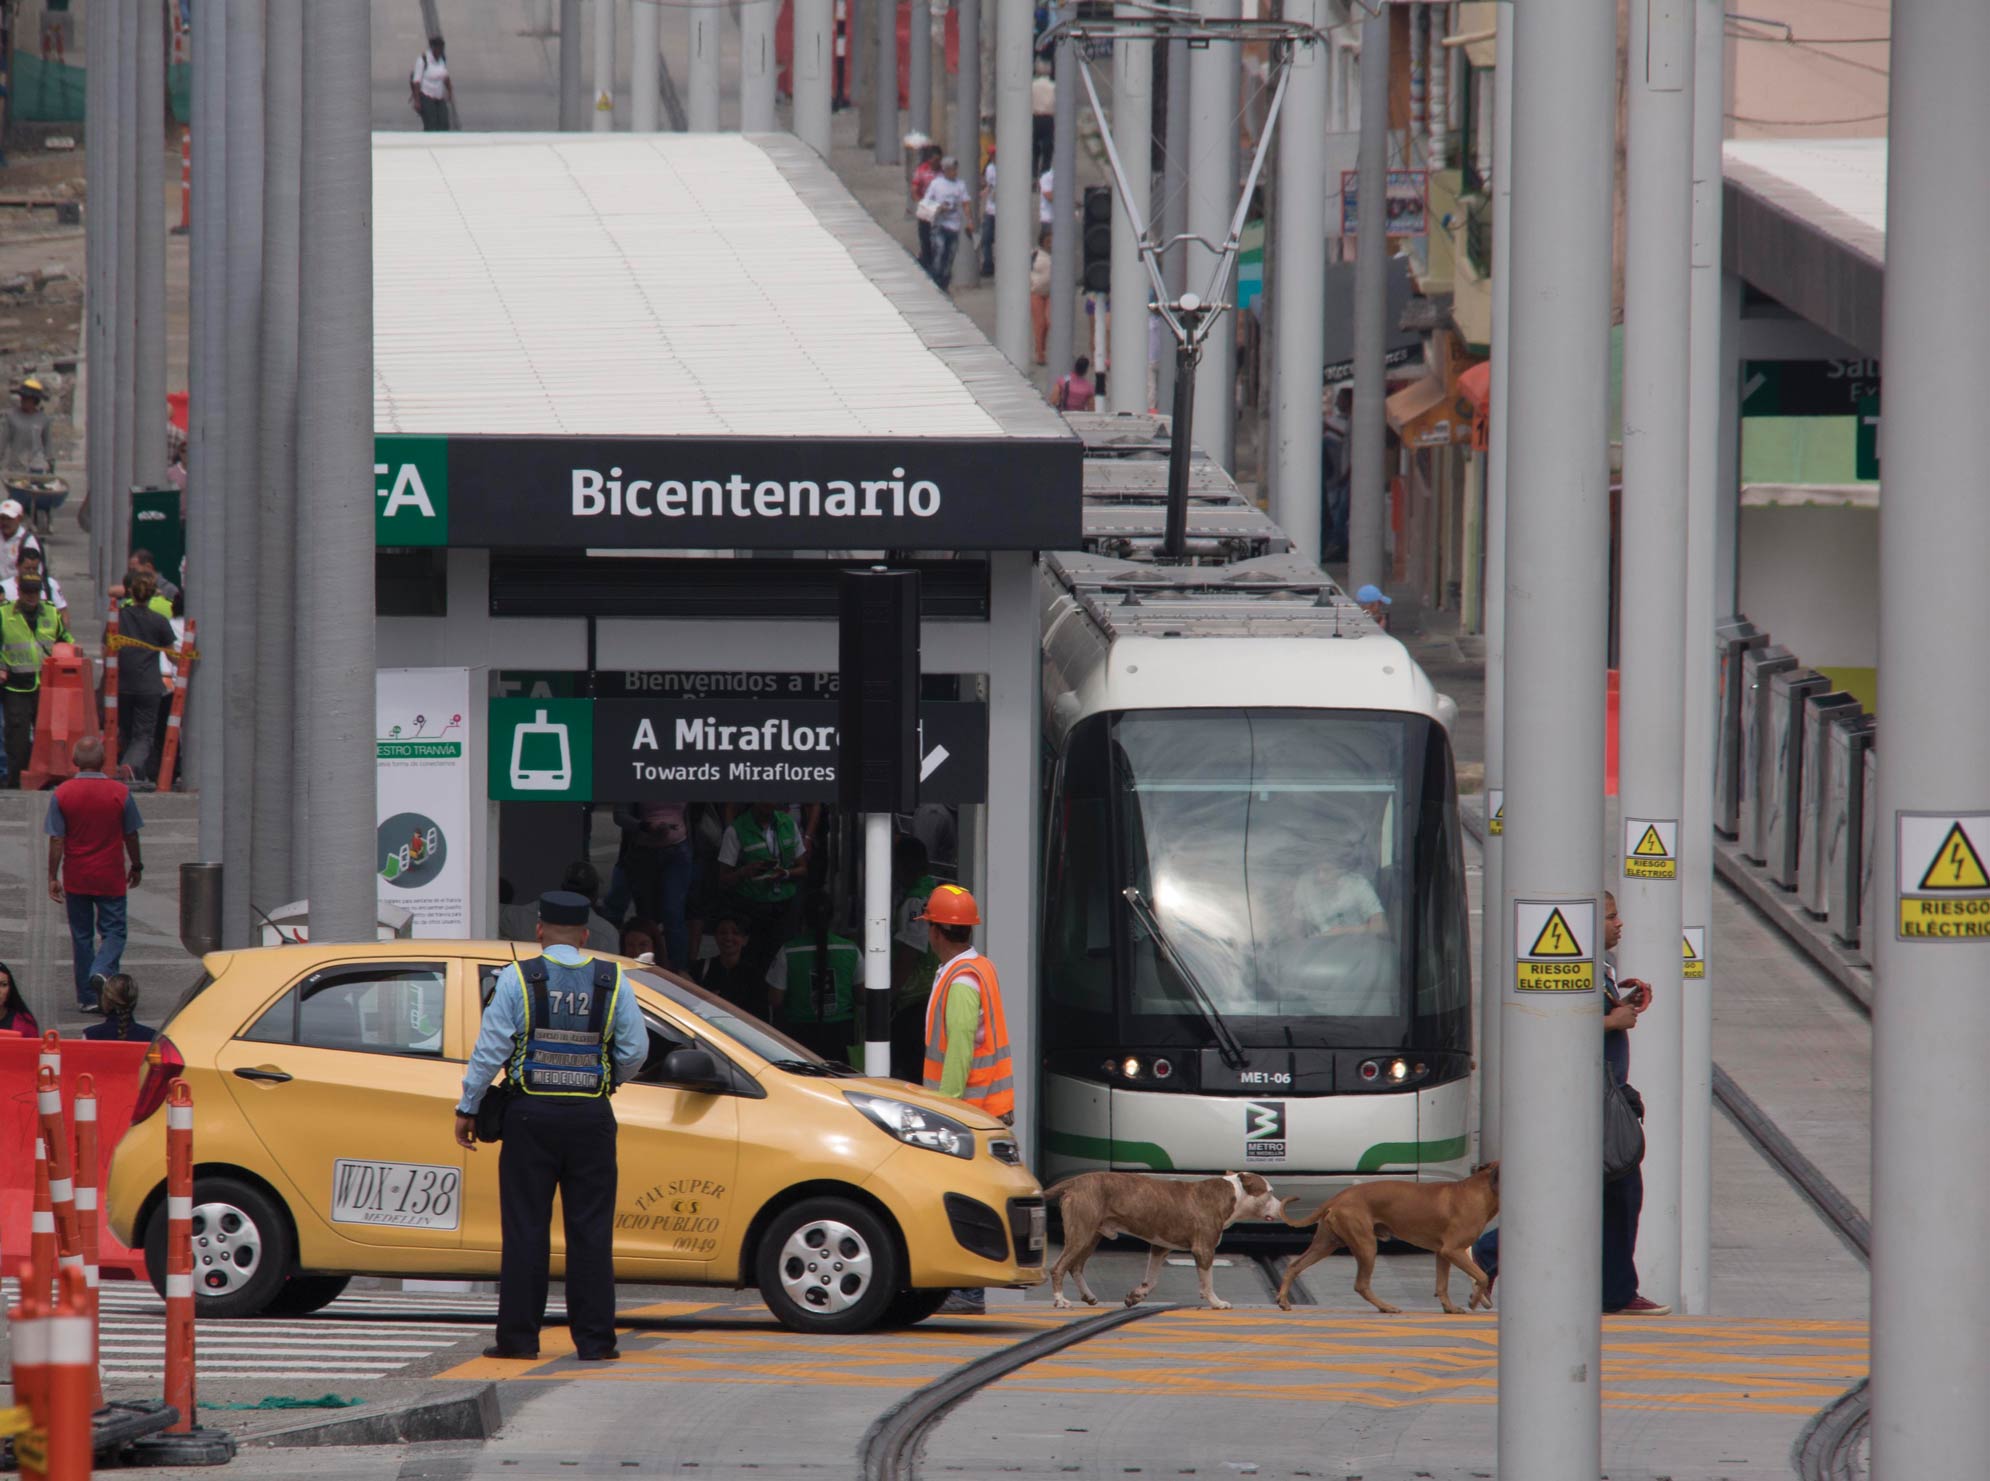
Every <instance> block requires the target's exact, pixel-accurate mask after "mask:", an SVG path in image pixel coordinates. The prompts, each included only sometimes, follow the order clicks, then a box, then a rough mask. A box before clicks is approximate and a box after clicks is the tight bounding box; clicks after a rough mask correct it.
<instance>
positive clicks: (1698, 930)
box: [1679, 926, 1707, 982]
mask: <svg viewBox="0 0 1990 1481" xmlns="http://www.w3.org/2000/svg"><path fill="white" fill-rule="evenodd" d="M1681 934H1682V936H1683V937H1684V946H1685V953H1684V959H1683V960H1682V961H1681V962H1680V964H1679V975H1680V976H1681V977H1683V978H1685V979H1686V980H1687V981H1688V982H1692V981H1694V980H1696V979H1698V978H1703V977H1705V976H1706V975H1707V928H1706V927H1705V926H1686V927H1684V928H1683V930H1682V932H1681Z"/></svg>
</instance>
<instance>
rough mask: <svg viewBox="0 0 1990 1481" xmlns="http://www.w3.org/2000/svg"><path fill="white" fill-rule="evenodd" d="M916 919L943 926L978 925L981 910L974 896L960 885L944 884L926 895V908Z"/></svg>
mask: <svg viewBox="0 0 1990 1481" xmlns="http://www.w3.org/2000/svg"><path fill="white" fill-rule="evenodd" d="M914 919H916V920H929V921H932V922H933V923H934V924H935V925H941V926H978V925H980V924H981V911H980V910H979V909H978V908H976V906H975V903H974V896H972V895H970V894H969V893H968V892H967V891H966V890H964V889H962V888H961V887H960V886H959V885H957V884H943V885H941V886H940V887H939V888H938V889H937V890H935V891H933V893H932V894H930V895H928V896H927V897H926V908H925V909H924V910H922V911H920V912H919V914H918V915H917V916H916V917H914Z"/></svg>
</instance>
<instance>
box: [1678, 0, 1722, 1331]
mask: <svg viewBox="0 0 1990 1481" xmlns="http://www.w3.org/2000/svg"><path fill="white" fill-rule="evenodd" d="M1725 10H1726V3H1725V0H1693V28H1694V29H1693V266H1692V273H1691V279H1692V281H1691V286H1690V287H1689V288H1688V290H1687V317H1688V319H1689V320H1690V321H1691V328H1690V331H1689V336H1688V338H1689V344H1690V351H1689V353H1690V357H1691V358H1690V361H1689V367H1690V368H1689V371H1688V374H1687V378H1686V404H1687V426H1688V432H1687V437H1686V449H1687V451H1686V457H1687V463H1686V669H1685V690H1684V693H1685V700H1684V705H1683V709H1684V718H1685V725H1686V755H1685V766H1684V771H1683V781H1682V786H1681V791H1680V798H1681V801H1680V804H1679V888H1680V901H1679V904H1680V917H1681V921H1682V930H1684V931H1688V932H1697V933H1698V943H1699V955H1700V966H1699V968H1698V969H1697V970H1698V972H1699V974H1700V975H1699V976H1697V977H1688V978H1686V980H1685V981H1684V982H1682V983H1681V986H1680V994H1679V1000H1680V1003H1681V1005H1682V1007H1683V1008H1684V1021H1683V1022H1682V1024H1681V1027H1680V1066H1681V1068H1680V1077H1679V1093H1680V1108H1679V1300H1680V1304H1681V1306H1682V1308H1683V1309H1684V1310H1685V1311H1687V1312H1689V1313H1691V1314H1692V1315H1694V1316H1702V1315H1704V1314H1706V1313H1707V1312H1708V1311H1710V1310H1712V1302H1713V1298H1712V1284H1713V1192H1714V1190H1713V1174H1714V1168H1713V1162H1714V1145H1713V1143H1714V1102H1713V1091H1714V999H1713V983H1714V961H1715V957H1714V954H1713V947H1714V942H1713V940H1712V931H1711V930H1710V927H1711V925H1712V917H1713V891H1714V878H1713V876H1714V859H1713V841H1714V685H1715V682H1716V673H1715V665H1714V621H1715V618H1716V617H1717V616H1718V615H1720V614H1717V613H1716V612H1715V610H1714V608H1715V605H1716V601H1717V598H1716V596H1715V592H1714V524H1713V522H1714V515H1715V510H1716V507H1717V503H1716V500H1715V497H1714V480H1715V478H1716V477H1717V475H1718V469H1719V460H1720V450H1719V436H1720V432H1719V429H1720V413H1721V407H1720V387H1721V381H1720V375H1719V370H1718V365H1719V355H1720V331H1721V326H1720V312H1721V263H1720V240H1721V211H1722V203H1721V134H1722V130H1723V127H1724V121H1723V119H1722V117H1721V113H1722V111H1723V100H1724V99H1725V97H1726V92H1727V89H1726V87H1725V85H1724V80H1723V74H1724V72H1725V69H1726V66H1727V45H1726V38H1725V36H1724V34H1723V33H1724V32H1725V30H1726V16H1725ZM1718 600H1721V601H1724V600H1725V598H1724V597H1722V598H1719V599H1718ZM1682 955H1683V953H1682Z"/></svg>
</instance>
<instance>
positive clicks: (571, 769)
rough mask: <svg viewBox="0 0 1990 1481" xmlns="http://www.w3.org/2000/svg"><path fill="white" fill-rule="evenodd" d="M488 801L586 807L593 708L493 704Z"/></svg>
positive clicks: (533, 702) (562, 703)
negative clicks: (577, 804)
mask: <svg viewBox="0 0 1990 1481" xmlns="http://www.w3.org/2000/svg"><path fill="white" fill-rule="evenodd" d="M490 703H491V796H492V797H493V798H494V799H496V800H497V801H500V802H587V801H590V800H592V798H593V796H594V702H593V701H592V700H587V699H494V700H492V701H491V702H490Z"/></svg>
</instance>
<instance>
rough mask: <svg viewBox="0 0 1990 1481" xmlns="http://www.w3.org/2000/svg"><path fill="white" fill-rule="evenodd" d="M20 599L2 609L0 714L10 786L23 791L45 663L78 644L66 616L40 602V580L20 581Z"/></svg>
mask: <svg viewBox="0 0 1990 1481" xmlns="http://www.w3.org/2000/svg"><path fill="white" fill-rule="evenodd" d="M17 590H18V591H19V593H20V595H19V596H17V597H15V599H14V600H13V601H11V602H8V603H7V604H6V605H4V606H0V670H4V673H5V679H4V687H0V715H4V717H5V728H6V741H7V767H8V772H9V777H8V782H7V785H8V786H10V787H19V786H20V785H21V773H22V772H24V771H26V770H27V768H28V761H29V758H30V757H32V756H33V754H34V746H35V709H36V707H37V706H38V705H39V704H40V703H41V665H42V660H43V659H45V658H47V657H48V656H49V654H51V653H53V652H54V651H55V645H56V644H57V643H68V642H73V641H74V639H72V638H71V637H70V636H69V624H67V623H66V622H64V621H63V620H62V614H61V613H60V612H58V611H56V610H55V608H53V607H51V606H49V605H48V604H47V603H46V602H44V601H43V600H42V599H41V578H40V577H39V576H22V577H20V578H19V579H18V583H17Z"/></svg>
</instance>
